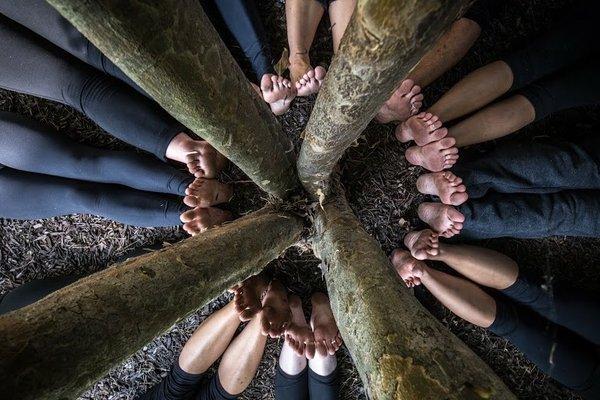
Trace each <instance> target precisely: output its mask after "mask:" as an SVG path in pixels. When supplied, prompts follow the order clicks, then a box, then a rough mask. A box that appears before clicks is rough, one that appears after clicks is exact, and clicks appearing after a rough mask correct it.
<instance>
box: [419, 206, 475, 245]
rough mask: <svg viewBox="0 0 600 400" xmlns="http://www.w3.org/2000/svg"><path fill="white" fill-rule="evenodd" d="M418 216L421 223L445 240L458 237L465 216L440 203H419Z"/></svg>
mask: <svg viewBox="0 0 600 400" xmlns="http://www.w3.org/2000/svg"><path fill="white" fill-rule="evenodd" d="M418 214H419V218H421V220H422V221H423V222H425V223H426V224H427V225H429V226H430V227H431V228H432V229H433V230H434V231H435V232H437V233H438V234H439V235H440V236H443V237H446V238H449V237H452V236H454V235H458V234H459V233H460V230H461V229H462V228H463V224H464V222H465V216H464V215H462V214H461V212H460V211H458V210H457V209H456V208H454V207H452V206H449V205H446V204H441V203H421V204H420V205H419V209H418Z"/></svg>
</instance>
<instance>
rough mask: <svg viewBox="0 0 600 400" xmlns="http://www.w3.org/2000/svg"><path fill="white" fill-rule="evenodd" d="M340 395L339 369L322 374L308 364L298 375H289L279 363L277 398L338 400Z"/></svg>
mask: <svg viewBox="0 0 600 400" xmlns="http://www.w3.org/2000/svg"><path fill="white" fill-rule="evenodd" d="M339 397H340V384H339V379H338V373H337V369H336V370H335V371H333V372H332V373H331V374H329V375H327V376H321V375H319V374H317V373H316V372H315V371H313V370H312V369H310V368H309V367H308V366H307V367H306V368H305V369H304V370H303V371H302V372H300V373H299V374H298V375H288V374H286V373H285V372H283V371H282V369H281V367H280V366H279V363H278V364H277V370H276V372H275V400H309V399H310V400H337V399H339Z"/></svg>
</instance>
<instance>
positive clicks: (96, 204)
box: [0, 112, 193, 226]
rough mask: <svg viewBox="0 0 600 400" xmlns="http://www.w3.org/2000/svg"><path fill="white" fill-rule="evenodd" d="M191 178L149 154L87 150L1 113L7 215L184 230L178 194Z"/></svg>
mask: <svg viewBox="0 0 600 400" xmlns="http://www.w3.org/2000/svg"><path fill="white" fill-rule="evenodd" d="M2 165H4V168H2ZM192 180H193V178H192V177H191V176H190V175H189V174H188V173H186V172H182V171H179V170H177V169H175V168H173V167H171V166H169V165H168V164H166V163H163V162H161V161H160V160H157V159H156V158H154V157H152V156H150V155H145V154H138V153H135V152H132V151H110V150H104V149H97V148H93V147H90V146H85V145H82V144H79V143H76V142H73V141H71V140H69V139H67V138H65V137H64V136H61V135H60V134H58V133H57V132H53V131H51V130H49V129H47V128H45V127H43V126H40V125H39V124H37V123H34V122H31V121H28V120H26V119H24V118H23V117H20V116H17V115H15V114H11V113H6V112H0V188H1V190H0V217H2V218H12V219H38V218H49V217H54V216H60V215H65V214H74V213H86V214H94V215H100V216H103V217H106V218H110V219H113V220H116V221H120V222H123V223H126V224H130V225H135V226H173V225H179V224H180V221H179V215H180V214H181V212H183V211H185V209H186V207H185V206H184V205H183V203H182V202H181V199H180V198H178V197H177V196H183V195H184V194H185V189H186V187H187V186H188V185H189V183H190V182H191V181H192ZM151 192H156V193H151ZM159 193H160V194H159Z"/></svg>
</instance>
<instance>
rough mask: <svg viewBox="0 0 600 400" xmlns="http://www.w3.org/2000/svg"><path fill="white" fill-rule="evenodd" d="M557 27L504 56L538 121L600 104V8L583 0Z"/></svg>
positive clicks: (515, 88) (518, 90) (592, 1)
mask: <svg viewBox="0 0 600 400" xmlns="http://www.w3.org/2000/svg"><path fill="white" fill-rule="evenodd" d="M572 8H573V11H571V12H569V13H567V15H566V16H565V18H563V19H562V20H561V21H560V22H559V24H558V26H556V27H554V28H553V29H552V30H551V31H549V32H547V33H545V34H543V35H541V36H540V37H538V38H537V39H535V40H533V41H531V42H530V44H529V45H528V46H527V47H526V48H524V49H522V50H520V51H517V52H515V53H512V54H510V55H509V56H507V57H505V58H504V61H505V62H506V63H507V64H508V65H509V67H510V68H511V70H512V72H513V76H514V81H513V85H512V88H511V90H512V91H514V92H515V93H518V94H521V95H523V96H525V98H527V99H528V100H529V101H530V102H531V104H532V105H533V107H534V109H535V119H536V120H539V119H542V118H544V117H546V116H547V115H549V114H551V113H553V112H555V111H559V110H564V109H567V108H571V107H578V106H585V105H592V104H598V102H600V79H598V71H599V70H600V62H598V61H597V60H596V58H598V56H599V55H600V42H599V41H598V39H597V36H598V34H597V27H596V24H597V18H598V15H600V4H599V3H598V2H597V1H595V0H582V1H580V2H579V3H578V4H577V5H576V6H575V7H572Z"/></svg>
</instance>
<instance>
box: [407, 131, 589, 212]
mask: <svg viewBox="0 0 600 400" xmlns="http://www.w3.org/2000/svg"><path fill="white" fill-rule="evenodd" d="M598 168H600V139H599V138H595V137H593V138H589V139H587V140H586V143H585V144H583V145H579V144H575V143H570V142H557V141H549V140H545V141H543V140H536V141H535V142H527V143H523V142H520V143H503V144H500V145H498V146H497V147H495V148H494V149H493V150H491V151H489V152H486V153H485V154H483V155H481V156H478V157H477V158H476V159H474V160H470V161H467V162H464V163H461V162H460V161H458V163H457V164H456V165H455V166H454V168H453V172H455V173H456V175H458V176H459V177H460V178H462V182H463V183H464V184H465V185H466V189H467V190H468V193H469V197H471V198H480V197H483V196H484V195H486V194H487V193H488V192H490V191H494V192H498V193H540V194H541V193H553V192H558V191H561V190H565V189H600V176H599V175H598V172H597V171H598ZM419 180H420V181H421V180H422V181H423V182H422V185H421V186H422V189H423V190H421V189H420V191H421V193H428V192H431V191H432V190H431V188H430V186H431V185H430V184H428V185H425V183H429V182H430V181H431V178H429V177H425V178H419ZM417 187H419V181H417ZM438 187H440V188H441V186H440V185H438ZM438 191H439V190H438ZM429 194H435V193H429ZM446 204H447V203H446ZM454 205H456V204H454Z"/></svg>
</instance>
